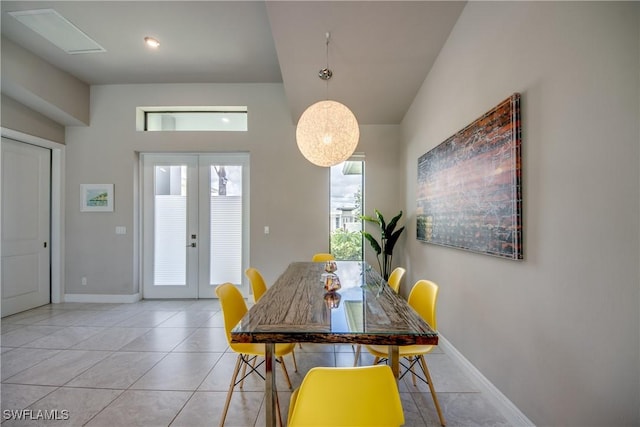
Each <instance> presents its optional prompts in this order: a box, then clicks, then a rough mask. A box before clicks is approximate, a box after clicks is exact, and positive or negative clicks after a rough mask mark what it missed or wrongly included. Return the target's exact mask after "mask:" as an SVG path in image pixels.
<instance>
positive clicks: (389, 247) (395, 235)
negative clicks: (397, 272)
mask: <svg viewBox="0 0 640 427" xmlns="http://www.w3.org/2000/svg"><path fill="white" fill-rule="evenodd" d="M403 231H404V227H402V228H400V229H398V230H396V231H395V233H393V234H392V235H391V236H389V238H388V239H387V244H386V245H385V247H384V253H385V254H387V255H392V254H393V247H394V246H395V245H396V242H397V241H398V238H399V237H400V235H401V234H402V232H403Z"/></svg>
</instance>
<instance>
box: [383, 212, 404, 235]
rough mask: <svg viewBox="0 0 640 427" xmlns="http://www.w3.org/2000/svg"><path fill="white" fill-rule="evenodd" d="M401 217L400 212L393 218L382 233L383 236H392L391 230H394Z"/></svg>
mask: <svg viewBox="0 0 640 427" xmlns="http://www.w3.org/2000/svg"><path fill="white" fill-rule="evenodd" d="M401 216H402V211H400V213H399V214H398V215H396V216H394V217H393V219H391V221H389V224H387V228H386V229H385V231H384V234H385V235H386V236H391V234H393V230H394V229H395V228H396V225H397V224H398V220H399V219H400V217H401Z"/></svg>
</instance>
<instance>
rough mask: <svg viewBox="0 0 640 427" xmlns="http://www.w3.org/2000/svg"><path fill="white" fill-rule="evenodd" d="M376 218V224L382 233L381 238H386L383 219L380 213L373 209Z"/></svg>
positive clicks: (385, 226) (385, 225)
mask: <svg viewBox="0 0 640 427" xmlns="http://www.w3.org/2000/svg"><path fill="white" fill-rule="evenodd" d="M375 212H376V216H377V217H378V224H380V231H381V232H382V238H383V239H384V238H386V237H387V236H386V234H385V231H386V229H387V224H386V223H385V222H384V217H383V216H382V214H381V213H380V211H379V210H378V209H375Z"/></svg>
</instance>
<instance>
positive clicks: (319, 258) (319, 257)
mask: <svg viewBox="0 0 640 427" xmlns="http://www.w3.org/2000/svg"><path fill="white" fill-rule="evenodd" d="M335 260H336V259H335V257H334V256H333V255H331V254H325V253H317V254H315V255H314V256H313V258H311V261H313V262H325V261H335Z"/></svg>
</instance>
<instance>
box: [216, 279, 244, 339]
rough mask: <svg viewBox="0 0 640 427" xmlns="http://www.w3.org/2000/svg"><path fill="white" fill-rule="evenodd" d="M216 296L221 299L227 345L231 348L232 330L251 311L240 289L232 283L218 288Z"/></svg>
mask: <svg viewBox="0 0 640 427" xmlns="http://www.w3.org/2000/svg"><path fill="white" fill-rule="evenodd" d="M216 295H217V296H218V298H219V299H220V306H221V307H222V315H223V318H224V330H225V332H226V333H227V343H228V344H229V345H230V346H231V330H232V329H233V328H234V326H236V325H237V324H238V322H240V320H241V319H242V317H243V316H244V315H245V314H246V313H247V311H249V310H248V309H247V304H246V303H245V302H244V297H243V296H242V294H241V293H240V291H239V290H238V288H236V287H235V286H234V285H232V284H231V283H224V284H222V285H220V286H218V287H217V288H216Z"/></svg>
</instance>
